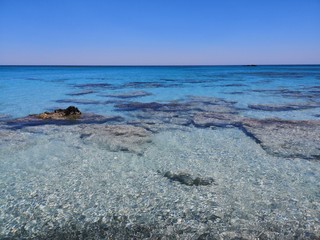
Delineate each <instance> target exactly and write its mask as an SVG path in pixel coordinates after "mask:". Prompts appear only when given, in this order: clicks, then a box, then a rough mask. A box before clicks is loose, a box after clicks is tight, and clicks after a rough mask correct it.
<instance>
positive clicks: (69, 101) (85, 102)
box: [56, 99, 103, 105]
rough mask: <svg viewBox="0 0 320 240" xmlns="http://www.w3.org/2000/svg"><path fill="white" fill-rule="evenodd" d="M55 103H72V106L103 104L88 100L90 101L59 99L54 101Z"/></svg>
mask: <svg viewBox="0 0 320 240" xmlns="http://www.w3.org/2000/svg"><path fill="white" fill-rule="evenodd" d="M56 102H57V103H74V104H83V105H91V104H93V105H98V104H103V102H101V101H96V100H90V99H60V100H56Z"/></svg>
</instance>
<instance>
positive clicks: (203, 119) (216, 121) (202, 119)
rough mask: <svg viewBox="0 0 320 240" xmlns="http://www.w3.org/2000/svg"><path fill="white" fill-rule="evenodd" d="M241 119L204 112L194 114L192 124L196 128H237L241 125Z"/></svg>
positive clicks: (228, 114) (231, 115) (218, 113)
mask: <svg viewBox="0 0 320 240" xmlns="http://www.w3.org/2000/svg"><path fill="white" fill-rule="evenodd" d="M241 120H242V118H241V117H240V116H239V115H236V114H232V113H220V112H217V113H216V112H204V113H198V114H195V115H194V117H193V119H192V122H193V125H194V126H196V127H210V126H216V127H226V126H228V125H232V126H237V125H239V124H241Z"/></svg>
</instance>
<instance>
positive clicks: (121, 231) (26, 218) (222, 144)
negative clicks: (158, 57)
mask: <svg viewBox="0 0 320 240" xmlns="http://www.w3.org/2000/svg"><path fill="white" fill-rule="evenodd" d="M319 81H320V66H257V67H245V66H234V67H0V93H1V94H0V106H1V107H0V136H1V138H0V186H1V193H0V238H3V239H6V238H7V239H15V238H17V239H19V238H27V239H28V238H35V239H62V238H65V239H105V238H111V239H128V238H138V239H140V238H150V239H155V238H162V237H163V238H165V239H166V238H170V237H171V238H180V239H236V238H240V237H242V238H244V239H293V238H297V239H317V237H320V228H319V226H320V214H319V213H320V204H319V202H320V191H319V189H320V184H319V183H320V181H319V180H320V162H319V157H318V156H320V155H319V150H320V148H319V146H320V142H319V135H318V134H317V131H318V130H319V131H320V129H319V126H320V125H319V117H320V116H319V112H320V111H319V109H320V84H319ZM140 95H141V96H140ZM191 95H192V96H194V97H193V98H192V97H190V96H191ZM203 97H214V99H208V98H203ZM133 102H138V103H139V104H138V105H132V103H133ZM143 103H145V105H143ZM150 103H153V105H150ZM155 103H156V104H157V105H156V104H155ZM130 104H131V105H130ZM146 104H147V105H146ZM70 105H75V106H77V107H78V108H79V109H80V110H81V112H82V113H92V114H99V115H103V116H110V115H112V116H113V115H117V116H122V117H123V119H121V120H117V121H106V122H104V123H101V124H97V123H96V122H95V123H90V122H83V123H81V124H80V122H77V121H75V122H71V123H70V124H69V123H68V124H60V123H59V121H58V122H41V121H40V122H35V123H32V124H29V123H30V120H29V119H25V118H24V117H25V116H27V115H29V114H35V113H41V112H44V111H52V110H53V109H56V108H66V107H68V106H70ZM253 105H254V106H253ZM128 106H130V109H128ZM132 106H134V107H132ZM261 106H262V107H261ZM221 108H222V110H221ZM259 108H260V109H259ZM292 108H295V109H292ZM199 109H200V110H199ZM128 110H130V111H128ZM218 110H219V111H220V110H221V111H222V112H223V113H225V112H227V113H228V114H229V115H227V118H228V119H227V120H225V119H223V121H225V122H223V123H222V124H221V123H220V122H219V124H216V122H213V121H212V119H211V118H210V119H209V120H210V121H211V122H209V124H207V123H206V124H203V123H202V122H201V121H196V118H195V117H196V116H199V115H200V116H201V115H202V114H204V115H206V114H211V113H215V112H217V111H218ZM235 118H239V119H241V120H239V121H240V122H241V123H238V122H237V123H233V122H232V121H231V120H232V119H235ZM267 118H269V119H275V118H277V119H283V120H289V122H286V124H289V130H290V127H291V125H290V124H292V126H293V127H292V131H296V134H297V135H296V136H297V138H300V137H302V138H303V137H305V136H307V137H306V139H307V140H308V142H307V143H306V145H303V148H304V149H303V151H302V152H301V153H299V151H300V150H299V147H301V146H299V144H301V142H296V141H298V140H299V139H295V138H294V136H295V132H294V133H293V134H289V132H288V129H287V128H288V127H284V128H282V127H283V126H282V125H277V124H278V123H277V122H276V121H275V120H272V121H273V122H272V124H276V125H275V126H276V127H275V130H274V129H273V128H272V129H271V130H270V131H277V128H281V129H284V130H283V131H284V133H288V135H286V136H283V137H284V139H283V141H282V139H272V135H273V136H276V135H274V133H276V132H269V133H268V132H266V133H265V134H266V135H268V134H269V135H270V137H268V138H266V139H265V138H263V137H261V133H260V132H259V129H256V128H254V129H253V130H252V125H250V124H251V122H253V121H255V119H258V120H260V119H267ZM205 120H208V119H205ZM215 120H216V119H215ZM219 120H221V119H219ZM293 120H295V122H293ZM301 120H309V121H310V122H306V121H301ZM248 122H249V123H250V124H249V123H248ZM274 122H275V123H274ZM78 123H79V124H78ZM259 124H262V125H261V126H263V127H266V129H269V128H267V127H268V126H269V125H266V126H264V125H263V124H266V123H265V122H263V121H261V122H259ZM268 124H269V123H268ZM281 124H282V122H281ZM297 124H298V125H299V124H300V125H301V127H300V128H299V127H297V128H296V127H294V126H296V125H297ZM310 124H311V125H310ZM110 125H111V126H114V125H115V126H116V130H115V132H112V131H113V130H111V131H110V129H109V130H105V129H106V128H105V127H107V128H108V126H110ZM119 125H120V126H125V127H124V129H125V132H126V133H123V132H122V130H121V129H120V130H119ZM249 125H250V126H249ZM300 125H299V126H300ZM128 126H129V128H128ZM132 126H135V127H133V129H132ZM248 126H249V127H248ZM310 129H312V133H310V132H308V131H311V130H310ZM131 131H133V132H131ZM134 131H138V132H136V133H135V132H134ZM279 131H280V130H279ZM299 134H300V135H299ZM277 138H278V137H277ZM302 140H303V139H302ZM308 150H310V151H308ZM297 152H298V153H297ZM168 171H170V172H172V173H186V174H189V175H190V176H192V177H194V178H195V177H200V178H202V177H210V178H213V179H214V182H213V184H210V185H204V186H201V185H200V186H196V185H193V186H190V185H185V184H183V183H182V182H179V181H176V180H174V179H171V180H170V179H168V178H166V177H165V173H166V172H168Z"/></svg>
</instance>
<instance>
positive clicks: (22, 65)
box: [0, 63, 320, 67]
mask: <svg viewBox="0 0 320 240" xmlns="http://www.w3.org/2000/svg"><path fill="white" fill-rule="evenodd" d="M317 65H320V63H298V64H168V65H166V64H152V65H148V64H146V65H144V64H123V65H121V64H115V65H112V64H106V65H103V64H97V65H95V64H0V67H215V66H217V67H227V66H230V67H232V66H243V67H259V66H317Z"/></svg>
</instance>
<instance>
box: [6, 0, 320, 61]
mask: <svg viewBox="0 0 320 240" xmlns="http://www.w3.org/2000/svg"><path fill="white" fill-rule="evenodd" d="M11 64H12V65H237V64H320V0H266V1H259V0H45V1H44V0H0V65H11Z"/></svg>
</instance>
